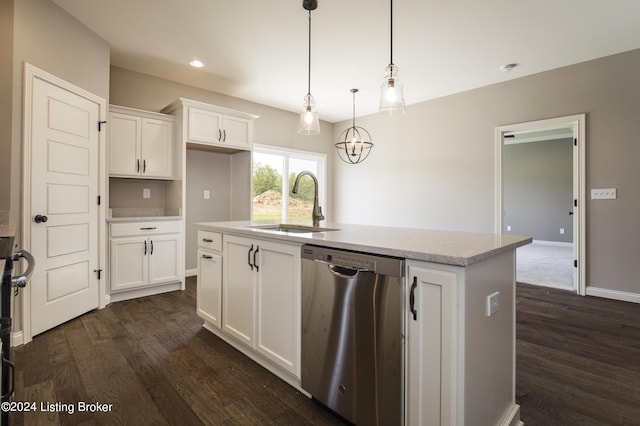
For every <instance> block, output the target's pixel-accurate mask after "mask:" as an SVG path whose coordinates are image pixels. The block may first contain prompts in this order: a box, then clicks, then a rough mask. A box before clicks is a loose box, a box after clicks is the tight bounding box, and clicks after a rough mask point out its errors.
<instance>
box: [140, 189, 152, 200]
mask: <svg viewBox="0 0 640 426" xmlns="http://www.w3.org/2000/svg"><path fill="white" fill-rule="evenodd" d="M142 198H151V189H150V188H143V189H142Z"/></svg>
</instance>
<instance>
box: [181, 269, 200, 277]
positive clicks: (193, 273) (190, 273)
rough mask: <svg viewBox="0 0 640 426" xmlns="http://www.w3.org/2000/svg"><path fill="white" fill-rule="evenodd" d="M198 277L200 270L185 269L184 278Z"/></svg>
mask: <svg viewBox="0 0 640 426" xmlns="http://www.w3.org/2000/svg"><path fill="white" fill-rule="evenodd" d="M196 275H198V268H193V269H185V271H184V276H185V278H186V277H194V276H196Z"/></svg>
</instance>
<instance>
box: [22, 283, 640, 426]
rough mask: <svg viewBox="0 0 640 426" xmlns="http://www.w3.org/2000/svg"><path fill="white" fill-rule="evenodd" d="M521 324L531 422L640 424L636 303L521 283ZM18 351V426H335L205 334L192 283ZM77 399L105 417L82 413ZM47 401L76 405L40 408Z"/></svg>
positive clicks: (520, 354)
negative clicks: (28, 408)
mask: <svg viewBox="0 0 640 426" xmlns="http://www.w3.org/2000/svg"><path fill="white" fill-rule="evenodd" d="M517 321H518V324H517V383H516V388H517V389H516V394H517V400H518V402H519V403H520V404H521V418H522V420H523V421H524V422H525V423H526V425H527V426H536V425H541V426H550V425H563V426H564V425H569V426H572V425H639V424H640V306H638V305H637V304H631V303H625V302H617V301H612V300H605V299H597V298H592V297H579V296H576V295H574V294H571V293H567V292H563V291H559V290H552V289H547V288H543V287H535V286H529V285H523V284H519V285H518V291H517ZM13 353H14V360H15V362H16V394H15V395H16V397H15V400H16V401H29V402H36V403H37V404H38V407H37V410H36V411H35V412H25V413H13V424H15V425H29V426H30V425H49V424H54V425H55V424H61V425H93V424H104V425H114V424H122V425H156V424H157V425H164V424H169V425H200V424H206V425H224V424H228V425H238V424H240V425H243V424H244V425H264V424H279V425H335V424H342V422H341V421H340V420H339V419H338V418H336V417H334V416H332V415H331V414H330V413H328V412H327V411H325V410H324V409H322V408H320V407H319V406H317V405H316V404H315V403H313V402H312V401H311V400H309V399H307V398H306V397H305V396H303V395H301V394H300V393H299V392H297V391H296V390H295V389H293V388H291V387H290V386H288V385H286V384H285V383H284V382H282V381H280V380H279V379H278V378H276V377H275V376H273V375H272V374H271V373H269V372H267V371H266V370H265V369H263V368H262V367H260V366H258V365H257V364H255V363H254V362H252V361H250V360H249V359H248V358H246V357H245V356H243V355H242V354H241V353H240V352H238V351H236V350H235V349H233V348H232V347H230V346H229V345H227V344H226V343H224V342H223V341H221V340H220V339H218V338H217V337H215V336H214V335H213V334H211V333H210V332H208V331H206V330H205V329H203V328H202V321H201V320H200V319H199V318H198V317H197V316H196V315H195V280H194V279H192V278H190V279H189V280H187V290H186V291H184V292H173V293H167V294H162V295H157V296H153V297H146V298H141V299H136V300H130V301H125V302H120V303H114V304H112V305H110V306H108V307H107V308H105V309H103V310H97V311H93V312H90V313H88V314H86V315H84V316H82V317H80V318H77V319H75V320H72V321H70V322H68V323H66V324H63V325H61V326H59V327H57V328H55V329H53V330H50V331H48V332H46V333H43V334H42V335H40V336H36V338H34V340H33V342H31V343H29V344H28V345H25V346H22V347H19V348H16V349H15V350H14V352H13ZM80 401H82V402H91V403H102V404H107V405H103V406H101V407H100V408H103V409H105V410H106V412H87V411H85V412H78V410H77V408H78V402H80ZM47 403H50V404H55V403H66V404H72V405H73V407H74V412H73V413H71V412H70V410H69V409H68V407H65V406H55V405H53V406H52V407H51V409H52V410H53V411H52V412H43V411H42V408H44V407H42V404H45V407H46V404H47ZM108 404H112V406H111V407H109V405H108ZM479 426H484V425H479Z"/></svg>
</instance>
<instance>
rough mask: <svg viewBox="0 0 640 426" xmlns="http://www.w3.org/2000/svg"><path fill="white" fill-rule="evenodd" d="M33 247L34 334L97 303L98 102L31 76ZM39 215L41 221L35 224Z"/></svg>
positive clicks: (31, 211) (32, 300)
mask: <svg viewBox="0 0 640 426" xmlns="http://www.w3.org/2000/svg"><path fill="white" fill-rule="evenodd" d="M31 101H32V116H31V118H32V119H31V122H30V131H31V151H30V152H31V158H30V159H29V160H27V161H30V162H31V164H30V170H31V175H30V181H31V191H30V206H31V209H30V218H31V221H30V223H29V224H28V225H27V224H25V226H30V236H31V238H30V248H31V252H32V253H33V255H34V257H35V259H36V265H37V266H36V269H35V272H34V274H33V276H32V279H31V282H30V283H29V286H30V291H31V299H30V312H31V335H36V334H38V333H41V332H43V331H46V330H48V329H50V328H53V327H55V326H57V325H59V324H61V323H63V322H65V321H68V320H70V319H72V318H74V317H76V316H79V315H81V314H83V313H85V312H87V311H90V310H92V309H94V308H97V307H98V305H99V285H98V279H97V274H96V273H95V272H94V270H96V269H98V268H99V258H98V254H99V246H98V244H99V238H98V236H99V226H98V218H99V211H98V204H97V196H98V176H99V174H98V172H99V135H98V121H99V119H100V104H98V103H96V102H95V101H92V100H89V99H88V98H86V97H83V96H80V95H78V94H75V93H73V92H71V91H68V90H65V89H63V88H61V87H59V86H56V85H54V84H51V83H49V82H47V81H44V80H42V79H40V78H37V77H36V78H34V79H33V89H32V98H31ZM36 215H40V216H45V217H46V218H47V220H46V222H43V221H39V223H36V221H35V217H36Z"/></svg>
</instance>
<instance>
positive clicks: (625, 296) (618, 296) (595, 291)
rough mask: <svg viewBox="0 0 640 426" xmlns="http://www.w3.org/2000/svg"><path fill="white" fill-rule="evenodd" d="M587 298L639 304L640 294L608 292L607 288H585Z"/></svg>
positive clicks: (617, 291)
mask: <svg viewBox="0 0 640 426" xmlns="http://www.w3.org/2000/svg"><path fill="white" fill-rule="evenodd" d="M587 296H596V297H604V298H607V299H614V300H621V301H623V302H633V303H640V294H638V293H629V292H627V291H619V290H610V289H608V288H601V287H593V286H587Z"/></svg>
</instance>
